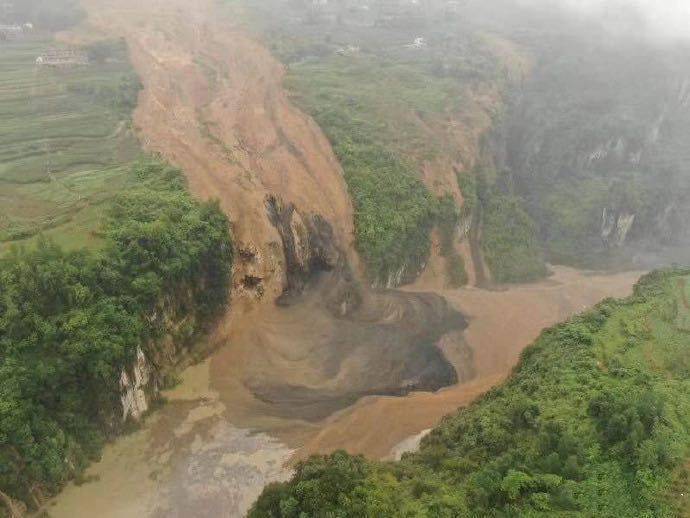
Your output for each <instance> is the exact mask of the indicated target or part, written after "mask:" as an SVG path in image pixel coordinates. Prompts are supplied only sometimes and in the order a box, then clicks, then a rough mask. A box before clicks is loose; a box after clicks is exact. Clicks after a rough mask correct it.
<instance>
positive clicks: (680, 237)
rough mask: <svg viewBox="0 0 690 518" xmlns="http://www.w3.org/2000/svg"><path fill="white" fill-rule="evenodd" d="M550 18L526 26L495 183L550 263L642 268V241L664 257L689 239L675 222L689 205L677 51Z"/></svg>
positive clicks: (686, 112) (683, 74)
mask: <svg viewBox="0 0 690 518" xmlns="http://www.w3.org/2000/svg"><path fill="white" fill-rule="evenodd" d="M554 23H556V22H554ZM557 23H558V24H560V26H561V27H562V28H563V31H564V33H563V36H562V37H561V38H558V39H554V38H552V37H550V36H549V34H548V32H547V29H546V27H544V26H542V27H541V28H540V27H539V26H537V27H533V30H534V31H535V32H536V33H537V34H540V36H541V38H533V40H532V41H531V42H529V43H527V45H529V48H530V50H531V52H532V53H533V54H534V55H535V60H536V66H535V69H534V72H533V73H532V74H531V75H530V76H529V77H528V78H527V80H526V81H525V82H524V84H523V85H521V87H520V88H519V89H516V90H515V91H514V92H513V94H512V95H511V98H510V102H509V108H508V110H507V112H506V115H505V117H504V118H503V122H502V124H501V126H499V127H500V128H502V129H501V130H500V131H501V133H502V138H503V143H504V146H503V148H502V154H503V156H504V157H505V160H503V161H502V164H501V167H502V169H503V171H504V172H505V178H506V182H507V183H508V184H509V185H510V186H511V188H512V189H514V191H515V192H517V193H519V194H520V195H521V196H522V197H523V198H524V199H525V202H526V207H527V208H528V210H529V212H530V214H531V215H532V217H533V218H534V219H535V221H537V222H538V225H539V231H540V236H541V239H542V240H543V241H544V244H545V247H546V250H547V254H548V256H549V258H550V259H551V260H552V261H556V262H565V263H570V264H579V265H586V266H597V265H599V266H601V265H604V264H613V265H616V264H619V265H620V264H631V263H635V262H638V265H639V266H645V267H648V266H653V264H649V262H648V261H647V260H644V259H642V256H643V255H644V251H645V249H646V248H648V247H653V248H657V249H659V247H665V249H666V252H668V253H667V254H666V255H667V257H666V260H673V257H674V253H675V252H674V249H680V248H686V249H687V247H688V245H690V240H688V233H687V231H686V230H685V228H684V227H685V226H684V225H682V224H679V222H680V221H681V220H684V219H687V217H688V215H690V214H689V213H688V209H687V207H688V206H689V204H688V202H689V201H690V174H689V173H688V165H687V164H688V158H690V157H689V156H688V152H687V149H688V148H687V142H688V141H689V139H690V132H689V131H688V127H690V108H689V107H688V101H687V91H688V86H687V84H688V82H687V74H688V69H687V56H688V55H689V53H688V50H687V49H686V48H684V47H678V48H675V47H671V48H669V47H666V46H664V47H660V46H659V45H658V43H656V42H654V41H649V40H645V39H643V38H639V37H636V36H634V35H630V34H627V33H624V34H622V35H611V34H610V33H609V32H607V31H606V30H605V29H597V28H594V29H593V28H591V27H583V26H579V25H577V24H576V23H572V24H566V22H564V21H563V20H560V21H558V22H557ZM539 31H543V32H541V33H540V32H539ZM666 252H664V251H662V252H661V256H663V255H664V254H665V253H666ZM661 256H659V257H657V264H658V262H659V261H661V262H663V261H664V260H663V259H662V257H661ZM612 261H613V262H612Z"/></svg>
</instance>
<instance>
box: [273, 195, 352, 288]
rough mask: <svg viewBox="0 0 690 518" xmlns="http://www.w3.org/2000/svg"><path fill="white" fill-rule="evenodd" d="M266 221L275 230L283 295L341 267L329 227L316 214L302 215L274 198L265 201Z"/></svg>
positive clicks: (342, 261) (338, 253) (339, 255)
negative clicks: (282, 267) (282, 264)
mask: <svg viewBox="0 0 690 518" xmlns="http://www.w3.org/2000/svg"><path fill="white" fill-rule="evenodd" d="M266 209H267V211H268V215H269V218H270V220H271V222H272V223H273V225H274V226H275V228H276V229H277V230H278V233H279V234H280V237H281V240H282V248H283V255H284V257H285V277H286V282H285V288H284V295H290V294H298V293H300V292H301V291H302V290H303V289H304V286H305V284H306V283H307V281H308V280H309V278H310V277H311V276H312V275H314V274H316V273H318V272H323V271H330V270H333V269H334V268H336V267H337V266H338V265H341V266H343V263H344V261H345V259H344V257H343V254H342V252H341V251H339V250H338V248H337V247H336V242H335V236H334V235H333V228H332V227H331V225H330V224H329V223H328V222H327V221H326V220H325V219H324V218H323V217H322V216H320V215H319V214H306V215H302V214H301V213H300V212H299V211H298V210H297V209H296V208H295V206H294V205H293V204H291V203H290V204H285V203H284V202H283V201H282V200H281V199H280V198H279V197H277V196H269V197H268V198H267V200H266Z"/></svg>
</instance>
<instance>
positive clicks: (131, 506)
mask: <svg viewBox="0 0 690 518" xmlns="http://www.w3.org/2000/svg"><path fill="white" fill-rule="evenodd" d="M638 277H639V273H637V272H631V273H622V274H617V275H597V274H590V273H584V272H578V271H575V270H571V269H566V268H556V269H555V274H554V275H553V277H551V278H550V279H548V280H546V281H543V282H540V283H536V284H530V285H519V286H512V287H510V288H507V289H504V290H492V291H489V290H482V289H477V288H466V289H460V290H452V291H445V292H443V295H444V296H445V297H446V298H447V300H449V301H450V302H451V304H452V305H453V306H454V307H455V308H456V309H457V310H459V311H461V312H463V314H465V315H467V318H468V327H467V329H466V330H465V331H464V332H458V331H457V330H451V331H449V332H448V333H446V334H445V335H444V336H443V337H442V338H441V340H440V341H439V347H440V349H441V350H442V351H443V352H444V355H445V357H446V358H447V359H448V360H449V361H450V362H451V363H453V364H454V365H456V366H457V367H459V368H460V370H462V368H464V367H463V365H464V364H466V362H467V361H468V360H470V359H471V361H472V363H473V366H474V374H475V377H474V378H473V379H471V380H469V381H465V382H462V383H459V384H457V385H455V386H452V387H449V388H445V389H442V390H439V391H437V392H413V393H411V394H409V395H407V396H404V397H394V396H367V397H362V398H360V399H359V400H358V401H357V402H355V403H354V404H353V405H350V406H347V407H345V408H343V409H341V410H339V411H337V412H335V413H333V414H332V415H330V416H328V417H326V418H323V419H318V420H315V419H311V418H310V419H305V418H304V416H303V418H296V417H295V416H287V415H280V414H278V413H273V414H271V413H268V414H266V413H264V412H265V410H266V407H265V406H264V405H265V403H264V402H261V401H258V402H257V398H256V397H255V396H254V395H253V394H252V391H251V390H249V389H247V388H246V387H244V386H243V384H242V383H239V382H238V383H228V381H227V380H228V377H227V376H226V375H225V374H224V373H227V372H229V371H230V372H232V371H236V372H239V371H240V370H245V371H246V370H248V371H250V372H251V370H252V367H251V362H252V361H253V360H252V359H251V358H252V355H251V354H250V351H251V350H252V349H255V347H254V342H252V341H251V340H248V341H247V342H245V343H244V344H242V343H239V340H241V339H242V333H238V334H237V335H235V336H234V338H235V339H236V341H234V342H231V343H230V344H228V345H227V346H225V347H223V348H221V349H220V350H219V351H217V352H216V353H215V354H213V355H212V357H211V358H209V359H208V360H207V361H205V362H203V363H202V364H200V365H197V366H194V367H191V368H189V369H188V370H186V371H185V372H184V375H183V379H182V383H181V384H180V385H179V386H178V387H177V388H175V389H174V390H172V391H170V392H168V393H167V394H166V397H167V399H168V404H167V405H165V406H164V407H163V408H162V409H160V410H159V411H157V412H156V413H155V414H154V415H153V416H152V417H151V418H149V419H148V420H147V421H146V422H145V423H144V425H143V426H142V428H141V429H140V430H139V431H137V432H135V433H133V434H131V435H128V436H125V437H122V438H119V439H117V440H116V441H115V442H114V443H112V444H111V445H109V446H107V447H106V449H105V452H104V455H103V459H102V460H101V461H100V462H98V463H97V464H94V465H93V466H92V467H90V468H89V469H88V471H87V477H88V478H90V479H92V481H91V482H87V483H85V484H83V485H81V486H76V485H70V486H68V487H67V488H66V489H65V491H63V492H62V493H61V494H60V495H59V496H58V497H57V498H56V499H55V502H54V503H53V505H52V506H50V507H49V512H50V514H51V516H55V517H58V518H60V517H64V518H73V517H81V516H84V517H90V516H96V515H98V516H102V517H107V518H110V517H112V518H120V517H131V516H137V517H159V516H161V517H162V516H166V517H180V518H187V517H189V518H192V517H235V516H242V515H243V514H244V513H245V512H246V511H247V509H248V508H249V506H250V505H251V503H252V502H253V501H254V500H255V498H256V497H257V496H258V494H259V493H260V491H261V489H262V488H263V487H264V486H265V485H266V484H267V483H269V482H271V481H276V480H283V479H285V478H286V477H289V474H290V467H289V466H290V463H291V462H293V461H294V460H295V459H298V458H302V457H304V456H306V455H308V454H311V453H319V452H329V451H333V450H335V449H345V450H347V451H350V452H352V453H363V454H366V455H368V456H370V457H374V458H392V457H396V456H398V455H399V454H400V453H401V452H402V451H407V450H409V449H410V448H414V447H415V446H416V444H417V443H418V439H420V438H421V436H422V434H423V432H424V431H425V430H427V429H429V428H432V427H433V426H434V425H436V424H437V423H438V422H439V420H440V419H441V417H442V416H444V415H446V414H448V413H451V412H453V411H455V410H456V409H457V408H458V407H460V406H463V405H466V404H468V403H470V402H471V401H472V400H473V399H475V398H476V397H477V396H479V395H481V394H482V393H484V392H485V391H486V390H488V389H489V388H491V387H492V386H494V385H495V384H497V383H500V382H501V381H502V380H503V379H504V378H505V377H506V376H507V375H508V374H509V373H510V370H511V369H512V367H513V366H514V365H515V363H516V362H517V360H518V357H519V354H520V352H521V351H522V349H523V348H524V347H525V346H526V345H528V344H529V343H530V342H532V341H533V340H534V339H535V338H536V337H537V336H538V334H539V333H540V332H541V331H542V329H543V328H545V327H548V326H550V325H552V324H554V323H557V322H560V321H562V320H564V319H566V318H567V317H569V316H571V315H573V314H575V313H578V312H580V311H582V310H584V309H586V308H587V307H590V306H591V305H593V304H595V303H596V302H598V301H599V300H601V299H603V298H605V297H607V296H625V295H627V294H629V293H630V292H631V289H632V286H633V284H634V282H635V281H636V279H637V278H638ZM423 288H424V286H415V287H414V288H412V289H423ZM276 311H279V310H276ZM300 311H302V310H301V309H300ZM264 319H266V320H264ZM276 319H277V320H276ZM267 322H273V324H270V325H269V324H268V323H267ZM252 324H253V327H254V328H260V327H263V326H266V327H265V328H264V329H265V330H264V332H265V333H267V334H269V335H270V334H276V333H277V336H278V337H279V338H280V337H281V336H283V335H284V333H282V332H280V329H281V328H283V326H287V327H289V323H288V322H286V321H281V317H276V316H270V315H269V316H265V317H260V318H258V319H256V320H254V321H253V322H252ZM272 325H275V326H276V327H272ZM291 325H293V326H297V327H299V326H300V324H299V323H298V322H294V321H293V322H292V324H291ZM301 326H302V331H300V332H302V333H303V332H304V328H305V327H306V328H308V327H309V325H308V324H307V325H306V326H305V324H304V322H303V323H302V324H301ZM287 334H288V335H289V332H287ZM296 338H297V334H294V335H293V336H292V338H291V340H295V339H296ZM279 342H280V339H278V340H277V341H275V342H273V345H272V347H277V345H276V344H278V343H279ZM289 342H290V340H288V342H287V343H289ZM468 346H469V348H470V349H471V352H472V354H471V357H468V356H467V347H468ZM289 350H290V347H288V348H287V349H285V351H284V353H285V354H284V355H283V356H282V360H281V362H285V364H283V365H281V363H280V362H279V363H278V364H277V367H276V369H275V371H272V369H273V368H274V367H272V366H264V367H263V369H264V370H263V373H262V376H268V375H269V374H270V372H274V373H275V377H276V379H280V377H281V376H284V372H285V370H286V369H287V370H290V368H289V367H288V365H290V364H291V363H294V369H295V370H294V372H295V375H296V376H300V377H303V376H308V375H309V368H305V367H304V365H303V364H301V362H302V360H303V357H302V353H300V354H297V355H296V356H295V357H294V358H289V357H288V356H286V354H287V351H289ZM263 354H264V352H261V351H259V352H258V355H259V356H258V357H263ZM278 356H280V355H278ZM230 364H232V365H233V366H232V367H231V368H230V367H229V366H230ZM228 369H229V371H228ZM370 374H371V373H370ZM312 375H313V374H312Z"/></svg>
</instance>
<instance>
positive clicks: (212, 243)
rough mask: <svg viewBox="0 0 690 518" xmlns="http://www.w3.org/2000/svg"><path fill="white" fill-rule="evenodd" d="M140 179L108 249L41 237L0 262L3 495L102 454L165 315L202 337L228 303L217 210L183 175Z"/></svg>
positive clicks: (108, 225)
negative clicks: (123, 379)
mask: <svg viewBox="0 0 690 518" xmlns="http://www.w3.org/2000/svg"><path fill="white" fill-rule="evenodd" d="M135 174H136V175H137V176H138V177H139V178H141V182H140V184H139V187H137V188H134V189H132V190H131V191H129V192H128V193H126V194H122V195H120V196H118V197H117V198H116V199H115V201H114V202H113V205H112V207H111V208H110V209H109V211H108V213H107V218H106V220H105V222H104V224H103V229H102V232H103V234H104V236H105V246H104V247H103V248H102V249H101V250H99V251H86V250H82V251H75V252H65V251H63V250H62V249H61V248H60V247H58V246H57V245H55V244H52V243H51V242H49V241H46V240H40V241H39V243H38V245H37V246H36V247H35V248H33V249H25V248H14V249H13V250H11V251H10V252H9V253H8V254H6V255H5V256H3V257H2V258H0V490H2V491H4V492H5V493H8V494H10V495H12V496H13V497H15V498H17V499H20V500H24V501H26V502H29V501H31V499H30V498H29V496H30V491H31V488H33V487H39V488H41V489H42V490H43V491H48V492H52V491H55V490H57V489H58V488H59V487H60V486H61V485H62V484H64V483H65V482H66V481H67V480H68V479H70V478H72V477H74V476H75V475H76V474H78V473H80V472H81V471H82V470H83V468H84V467H85V465H86V464H87V463H88V462H89V461H90V460H93V459H95V458H96V457H97V456H98V454H99V452H100V448H101V446H102V444H103V441H104V438H105V437H106V435H107V434H108V433H110V432H112V431H113V430H114V428H113V424H112V423H113V422H116V420H117V418H116V417H115V416H116V415H118V414H119V412H120V411H121V410H119V408H118V407H119V387H118V381H119V375H120V372H121V371H122V369H123V368H124V367H125V366H127V365H129V364H131V362H132V361H133V359H134V358H135V356H136V350H137V348H138V347H141V348H142V349H143V350H144V352H145V353H153V352H155V347H156V340H157V339H158V338H160V337H161V336H162V335H164V334H165V333H166V332H167V331H168V329H167V326H168V321H167V319H172V320H174V319H175V318H182V317H184V318H189V319H191V321H192V322H194V331H195V332H198V331H200V330H202V329H203V325H204V323H206V322H208V321H209V319H210V318H211V317H213V316H214V315H215V314H217V313H218V312H219V311H220V310H221V309H222V308H223V307H224V305H225V304H226V302H227V293H228V289H229V281H230V263H231V260H232V247H231V242H230V236H229V230H228V222H227V219H226V218H225V216H224V215H223V213H222V212H221V211H220V209H219V207H218V205H217V204H216V203H198V202H196V201H194V200H192V199H191V197H190V196H189V194H187V192H186V191H185V190H184V189H183V182H182V180H181V176H180V173H179V171H177V170H174V169H171V168H168V167H165V166H162V165H160V164H157V163H147V164H142V165H140V166H138V167H137V169H136V171H135ZM154 315H157V316H158V318H153V317H154ZM161 315H164V316H165V317H166V318H160V316H161ZM116 428H117V427H115V429H116Z"/></svg>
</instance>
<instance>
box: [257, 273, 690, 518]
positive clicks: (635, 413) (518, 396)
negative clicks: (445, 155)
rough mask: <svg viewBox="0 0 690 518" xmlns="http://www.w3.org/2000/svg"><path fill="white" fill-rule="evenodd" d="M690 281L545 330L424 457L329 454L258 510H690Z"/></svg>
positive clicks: (429, 442) (672, 277)
mask: <svg viewBox="0 0 690 518" xmlns="http://www.w3.org/2000/svg"><path fill="white" fill-rule="evenodd" d="M689 286H690V270H683V271H668V272H658V273H654V274H651V275H649V276H647V277H645V278H643V279H642V280H641V282H640V283H639V284H638V286H637V288H636V290H635V295H634V296H633V297H631V298H629V299H626V300H620V301H614V300H607V301H604V302H602V303H601V304H600V305H599V306H597V307H596V308H595V309H593V310H591V311H589V312H587V313H585V314H583V315H581V316H579V317H576V318H574V319H573V320H572V321H570V322H568V323H565V324H562V325H559V326H556V327H554V328H552V329H549V330H547V331H545V332H544V333H543V335H542V336H541V337H540V338H539V339H538V340H537V341H536V343H535V344H534V345H533V346H532V347H530V348H529V349H527V350H526V351H525V353H524V355H523V358H522V361H521V363H520V365H519V366H518V367H517V368H516V370H515V372H514V374H513V376H512V377H511V379H510V380H509V381H508V382H507V383H506V384H505V385H503V386H501V387H499V388H496V389H494V390H492V391H491V392H490V393H489V394H487V395H486V396H484V397H483V398H482V399H481V400H480V401H478V402H476V403H475V404H473V405H472V406H470V407H469V408H467V409H463V410H461V411H460V412H459V413H458V414H456V415H454V416H451V417H448V418H446V419H445V420H444V421H443V423H442V424H441V425H440V426H439V427H438V428H436V429H435V430H434V431H433V433H432V434H431V435H430V436H429V437H427V438H426V439H425V440H424V441H423V444H422V447H421V450H420V451H419V452H418V453H414V454H410V455H408V456H406V457H405V458H404V459H403V461H402V462H400V463H394V464H392V463H388V464H383V463H373V462H369V461H366V460H364V459H362V458H360V457H349V456H347V455H346V454H344V453H336V454H334V455H333V456H330V457H326V458H324V457H316V458H314V459H312V460H310V461H308V462H307V463H306V464H303V465H301V466H300V467H299V468H298V470H297V474H296V476H295V477H294V478H293V480H292V481H291V482H289V483H287V484H283V485H280V484H279V485H274V486H271V487H270V488H268V489H267V490H266V491H265V492H264V494H263V496H262V498H261V499H260V500H259V502H258V503H257V505H256V506H255V508H254V510H253V511H252V514H251V515H250V516H252V517H254V518H256V517H265V516H274V517H278V516H280V517H292V516H294V517H297V516H300V514H299V513H300V512H304V513H306V515H308V516H339V517H340V516H342V517H345V516H348V517H355V516H448V517H451V516H573V517H575V516H617V517H631V518H632V517H640V516H649V517H652V516H668V517H676V516H686V515H687V513H688V512H690V499H689V498H688V496H687V494H688V492H689V491H688V490H689V489H690V473H689V464H688V459H690V326H689V325H690V304H689V303H688V299H689V298H690V288H689Z"/></svg>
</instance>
